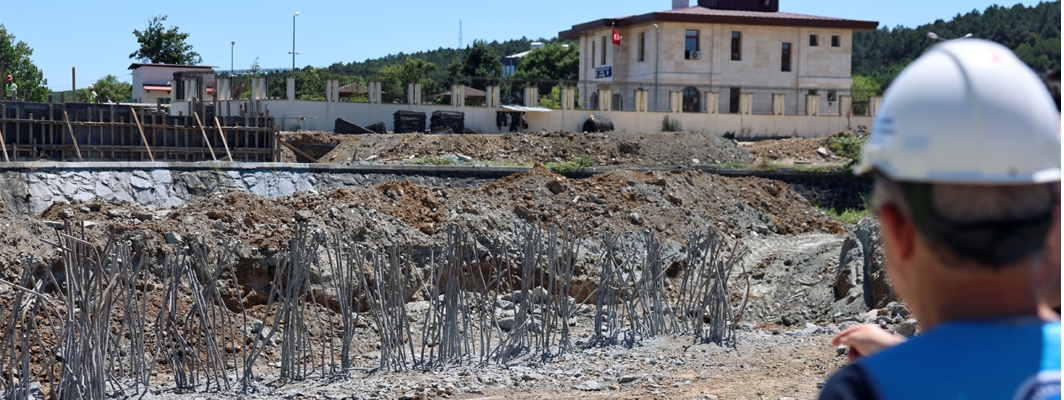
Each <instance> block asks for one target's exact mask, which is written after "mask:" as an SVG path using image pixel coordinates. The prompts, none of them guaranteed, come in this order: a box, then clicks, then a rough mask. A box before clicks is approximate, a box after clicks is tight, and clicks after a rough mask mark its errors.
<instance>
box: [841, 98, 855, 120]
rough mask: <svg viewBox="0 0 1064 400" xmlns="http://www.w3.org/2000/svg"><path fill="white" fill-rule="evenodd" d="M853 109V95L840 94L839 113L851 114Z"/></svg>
mask: <svg viewBox="0 0 1064 400" xmlns="http://www.w3.org/2000/svg"><path fill="white" fill-rule="evenodd" d="M852 110H853V97H852V96H839V115H844V116H849V115H850V112H851V111H852Z"/></svg>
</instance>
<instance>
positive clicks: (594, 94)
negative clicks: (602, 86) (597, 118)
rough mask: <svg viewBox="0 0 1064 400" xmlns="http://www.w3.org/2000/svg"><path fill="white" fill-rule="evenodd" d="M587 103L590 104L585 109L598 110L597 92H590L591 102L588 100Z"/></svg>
mask: <svg viewBox="0 0 1064 400" xmlns="http://www.w3.org/2000/svg"><path fill="white" fill-rule="evenodd" d="M588 103H591V104H589V105H588V107H587V108H588V109H591V110H598V109H599V98H598V92H597V91H596V92H591V100H588Z"/></svg>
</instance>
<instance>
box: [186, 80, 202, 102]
mask: <svg viewBox="0 0 1064 400" xmlns="http://www.w3.org/2000/svg"><path fill="white" fill-rule="evenodd" d="M198 98H199V88H197V87H196V80H195V79H185V100H193V99H198Z"/></svg>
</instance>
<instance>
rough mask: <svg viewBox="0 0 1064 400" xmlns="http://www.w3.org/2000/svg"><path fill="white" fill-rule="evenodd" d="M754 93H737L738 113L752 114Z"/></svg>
mask: <svg viewBox="0 0 1064 400" xmlns="http://www.w3.org/2000/svg"><path fill="white" fill-rule="evenodd" d="M753 108H754V94H753V93H741V94H739V113H740V114H747V115H749V114H752V113H753V112H754V110H753Z"/></svg>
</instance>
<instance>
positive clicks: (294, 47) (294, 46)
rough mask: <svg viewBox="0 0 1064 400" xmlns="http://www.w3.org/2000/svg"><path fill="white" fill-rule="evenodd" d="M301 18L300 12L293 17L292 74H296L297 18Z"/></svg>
mask: <svg viewBox="0 0 1064 400" xmlns="http://www.w3.org/2000/svg"><path fill="white" fill-rule="evenodd" d="M298 16H299V11H296V13H295V15H293V16H292V73H293V74H295V73H296V54H299V53H296V17H298Z"/></svg>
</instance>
